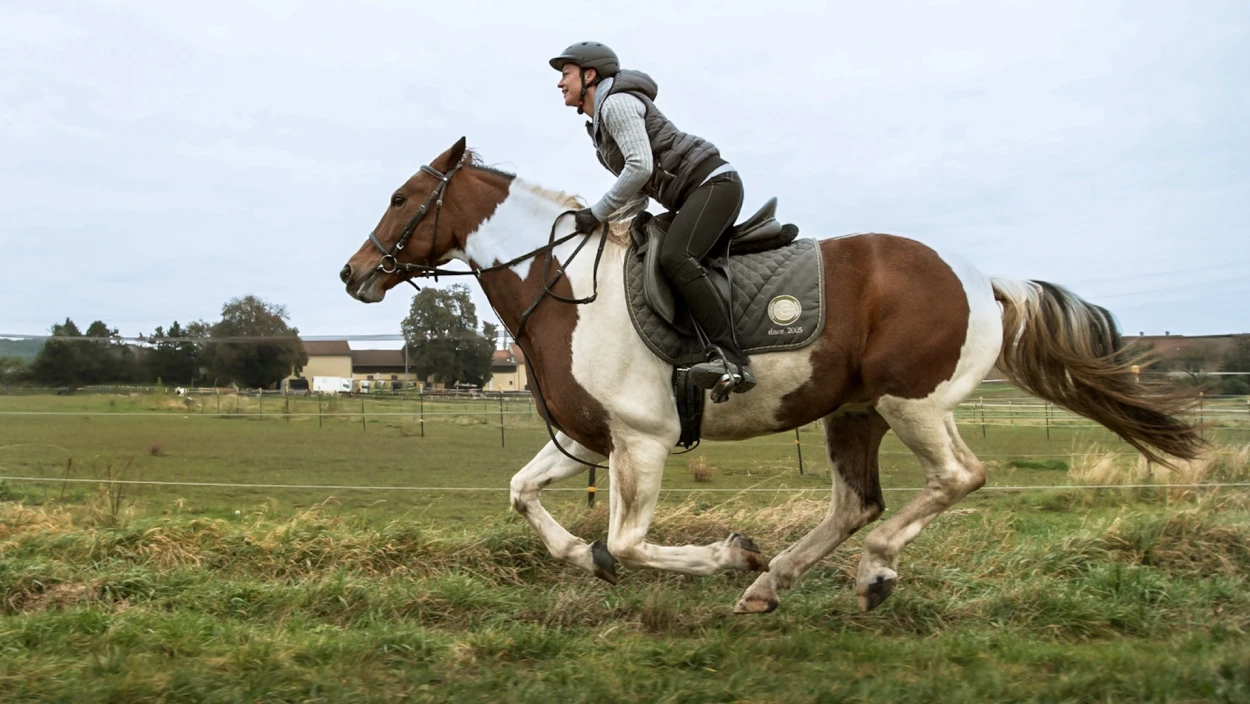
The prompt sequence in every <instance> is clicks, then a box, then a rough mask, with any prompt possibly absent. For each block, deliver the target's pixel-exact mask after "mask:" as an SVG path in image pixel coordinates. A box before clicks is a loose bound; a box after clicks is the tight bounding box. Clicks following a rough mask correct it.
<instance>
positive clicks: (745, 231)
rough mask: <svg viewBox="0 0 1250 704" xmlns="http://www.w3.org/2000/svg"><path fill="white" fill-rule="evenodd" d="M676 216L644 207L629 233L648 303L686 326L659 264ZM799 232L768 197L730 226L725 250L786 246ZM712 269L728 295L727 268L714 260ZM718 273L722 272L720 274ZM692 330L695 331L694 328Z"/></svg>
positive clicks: (672, 321) (750, 250)
mask: <svg viewBox="0 0 1250 704" xmlns="http://www.w3.org/2000/svg"><path fill="white" fill-rule="evenodd" d="M675 216H676V213H664V214H663V215H657V216H653V215H652V214H651V213H648V212H645V211H644V212H643V213H641V214H640V215H638V216H637V217H636V218H634V222H633V227H632V229H631V230H630V235H631V237H632V238H633V242H634V245H635V247H637V248H638V251H639V252H642V254H643V256H644V262H643V290H644V291H645V292H646V296H647V304H648V305H650V306H651V309H652V310H653V311H655V313H656V315H659V316H660V317H661V318H663V319H664V321H665V322H666V323H668V324H669V325H681V326H682V327H687V325H688V324H687V325H682V323H683V322H684V321H681V320H680V319H679V318H678V310H677V296H676V295H675V294H674V292H673V285H672V283H671V282H669V280H668V277H667V276H665V275H664V271H663V270H662V269H661V268H660V243H661V242H662V241H663V240H664V237H665V236H666V235H667V234H668V228H669V226H670V225H672V224H673V218H674V217H675ZM798 234H799V229H798V228H797V227H795V226H794V225H788V224H787V225H782V224H781V221H779V220H777V199H776V198H775V197H774V198H769V199H768V202H767V203H765V204H764V205H763V207H761V208H760V209H759V210H757V211H756V212H755V214H754V215H752V216H751V217H749V218H747V219H746V220H743V221H742V222H740V223H738V224H737V225H733V226H731V227H730V228H729V231H728V237H727V238H722V239H723V240H724V241H726V243H727V246H726V249H727V252H725V254H728V255H731V256H732V255H735V254H751V253H755V252H767V251H768V250H771V249H777V248H779V247H784V246H785V245H787V244H790V243H791V242H792V241H794V238H795V237H797V236H798ZM710 271H712V272H713V280H714V281H715V282H716V283H717V285H718V287H719V288H720V289H721V294H722V295H723V296H725V298H726V299H728V298H729V296H728V293H729V286H728V283H729V282H728V280H727V279H726V278H725V277H724V275H723V274H724V272H723V271H718V267H717V266H716V265H715V264H713V266H712V267H711V268H710ZM715 274H721V276H716V275H715ZM690 332H691V334H693V330H690Z"/></svg>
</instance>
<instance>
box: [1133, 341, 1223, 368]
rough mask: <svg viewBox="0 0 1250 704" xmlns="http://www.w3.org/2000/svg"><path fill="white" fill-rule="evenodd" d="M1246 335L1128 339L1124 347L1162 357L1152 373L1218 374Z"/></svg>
mask: <svg viewBox="0 0 1250 704" xmlns="http://www.w3.org/2000/svg"><path fill="white" fill-rule="evenodd" d="M1244 337H1246V335H1244V334H1242V335H1235V334H1229V335H1172V334H1168V333H1164V334H1163V335H1146V334H1141V335H1135V336H1131V335H1124V336H1123V337H1122V339H1123V340H1124V344H1126V345H1128V344H1130V343H1131V344H1132V345H1133V347H1134V348H1136V349H1138V350H1150V351H1151V352H1152V353H1153V354H1155V355H1157V356H1158V357H1159V361H1158V362H1156V363H1155V364H1153V365H1151V367H1150V369H1151V370H1152V371H1182V372H1216V371H1219V370H1220V367H1221V366H1223V364H1224V357H1225V356H1226V355H1227V354H1228V353H1229V352H1230V351H1232V349H1233V345H1234V343H1235V342H1236V341H1237V339H1238V338H1244Z"/></svg>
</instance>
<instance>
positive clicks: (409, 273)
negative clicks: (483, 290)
mask: <svg viewBox="0 0 1250 704" xmlns="http://www.w3.org/2000/svg"><path fill="white" fill-rule="evenodd" d="M461 166H464V162H463V161H462V162H460V163H459V164H456V165H455V166H454V167H452V168H451V170H449V171H448V172H447V173H445V174H444V173H442V172H440V171H439V170H438V169H435V168H434V167H432V166H429V165H428V164H423V165H422V166H421V170H422V171H424V172H426V173H427V174H430V175H431V176H433V177H434V178H436V179H438V185H437V186H435V187H434V190H433V191H432V192H431V193H430V197H429V198H426V199H425V202H424V203H422V204H421V207H420V208H418V209H417V212H416V213H415V214H414V215H413V216H412V219H411V220H409V221H408V225H407V226H406V227H405V228H404V231H403V232H402V233H400V235H399V239H398V240H396V241H395V244H394V246H392V247H391V249H390V251H389V252H388V251H387V250H386V248H385V247H383V246H382V243H381V242H379V241H378V235H377V230H374V231H372V232H370V233H369V241H370V242H372V243H373V246H374V247H377V249H378V251H379V252H381V253H382V260H381V261H380V262H379V263H378V267H377V270H378V271H380V272H382V273H383V274H398V273H400V272H402V273H403V274H405V275H406V276H405V277H404V279H403V280H404V281H406V282H407V283H409V284H411V285H412V287H413V288H415V289H417V290H418V291H420V290H421V287H420V286H417V285H416V284H415V283H413V281H412V280H413V279H416V278H422V277H427V276H428V277H433V278H434V280H435V281H438V277H439V276H473V277H476V278H478V279H479V281H480V279H481V276H482V274H488V273H490V272H492V271H499V270H501V269H509V268H511V267H513V266H515V265H517V264H520V263H521V262H523V261H525V260H527V259H533V258H534V257H537V256H539V255H545V256H544V260H543V277H542V280H543V290H542V291H541V292H540V293H539V294H538V297H537V298H535V299H534V302H533V303H531V304H530V305H529V307H527V308H526V309H525V312H523V313H522V314H521V323H520V324H519V325H518V326H517V330H516V332H515V333H514V334H513V338H514V339H516V340H520V339H521V336H522V335H524V334H525V324H526V323H527V322H529V319H530V315H532V314H533V313H534V311H535V310H536V309H537V308H538V304H539V303H542V302H543V300H544V299H546V298H553V299H555V300H557V301H559V302H561V303H569V304H572V305H582V304H585V303H592V302H594V301H595V299H597V298H598V297H599V262H600V260H602V258H603V248H604V245H606V244H607V242H608V223H607V222H604V223H603V236H602V237H600V238H599V249H598V251H597V252H596V253H595V264H594V269H593V270H592V275H591V281H592V287H591V292H590V295H589V296H587V297H585V298H566V297H564V296H561V295H560V294H558V293H556V292H555V291H553V290H551V287H552V286H553V285H554V284H555V283H556V282H557V281H559V280H560V278H561V277H562V276H564V271H565V269H566V268H567V267H568V265H569V263H571V262H572V261H573V260H574V259H575V258H576V257H577V255H578V254H579V253H581V251H582V247H585V246H586V242H587V241H589V240H590V235H591V234H592V233H583V232H577V231H574V232H572V233H569V234H567V235H565V236H563V237H560V238H559V239H557V238H556V225H557V224H559V222H560V219H561V218H563V217H565V216H566V215H573V214H574V213H575V212H576V211H574V210H566V211H564V212H563V213H560V214H559V215H558V216H556V219H555V221H554V222H552V223H551V235H550V237H548V239H547V244H545V245H543V246H541V247H538V248H536V249H533V250H531V251H529V252H526V253H525V254H522V255H521V256H519V257H515V258H514V259H511V260H509V261H506V262H504V263H502V264H494V265H492V266H488V267H483V268H480V269H470V270H469V271H457V270H453V269H440V268H439V267H437V266H435V265H434V264H433V263H432V262H431V260H432V259H433V258H434V247H435V246H436V242H437V241H438V222H439V216H440V215H441V214H442V212H443V197H444V195H445V194H446V192H447V185H448V184H449V183H450V182H451V177H452V176H455V175H456V172H457V171H459V170H460V167H461ZM431 205H433V206H434V232H433V234H432V235H431V237H430V249H429V252H428V254H427V255H426V257H425V263H424V264H413V263H408V262H401V261H399V259H398V257H399V254H400V252H402V251H404V247H405V246H407V244H408V240H409V239H411V238H412V233H413V232H414V231H415V230H416V229H417V225H418V224H420V222H421V219H422V218H424V217H425V215H426V213H428V212H429V210H430V206H431ZM574 237H582V238H583V239H582V241H581V242H579V243H578V245H577V247H576V248H575V249H574V250H573V253H572V254H570V255H569V258H568V260H567V261H565V262H563V263H561V265H560V267H559V268H558V269H557V270H556V272H555V275H554V276H551V260H552V256H551V253H552V252H553V251H555V248H556V247H559V246H560V245H562V244H564V243H565V242H568V241H569V240H571V239H573V238H574ZM495 315H496V316H498V315H499V311H495ZM500 322H501V323H502V322H503V319H502V317H500ZM504 327H505V328H506V327H507V326H506V325H505V326H504ZM531 381H533V382H534V391H535V392H536V395H537V396H538V403H539V404H540V405H541V406H542V417H543V420H544V421H546V424H547V434H548V435H550V436H551V441H552V442H553V443H555V446H556V449H558V450H560V452H562V453H564V455H565V456H566V457H568V458H569V459H571V460H574V461H576V462H579V463H581V464H584V465H586V466H588V467H590V477H589V479H590V485H591V486H594V483H595V469H597V468H598V469H607V467H605V466H603V465H599V464H594V463H591V462H587V461H586V460H583V459H581V458H578V457H575V456H573V455H572V454H571V453H569V452H568V450H565V449H564V447H562V446H561V445H560V441H559V440H557V439H556V435H555V431H553V430H552V428H551V416H550V413H549V412H548V410H547V401H546V399H545V398H544V397H543V392H542V389H541V388H539V386H538V379H537V377H531ZM590 496H591V501H592V502H593V500H594V499H593V497H594V494H593V493H592V494H591V495H590Z"/></svg>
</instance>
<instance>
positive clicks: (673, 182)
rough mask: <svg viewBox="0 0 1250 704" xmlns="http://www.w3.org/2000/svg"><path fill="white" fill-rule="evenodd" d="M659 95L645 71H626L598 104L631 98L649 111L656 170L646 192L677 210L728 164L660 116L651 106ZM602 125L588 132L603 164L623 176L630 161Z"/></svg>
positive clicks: (589, 126) (704, 143)
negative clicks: (622, 96)
mask: <svg viewBox="0 0 1250 704" xmlns="http://www.w3.org/2000/svg"><path fill="white" fill-rule="evenodd" d="M601 85H602V84H601ZM658 90H659V87H658V86H657V85H656V83H655V81H654V80H653V79H652V78H651V77H650V76H648V75H647V74H645V73H643V72H642V71H632V70H621V71H620V73H618V74H617V75H616V76H615V77H614V78H613V79H612V84H611V86H610V87H609V88H608V93H607V94H606V95H603V96H602V97H600V96H598V95H596V96H595V102H596V103H598V104H600V105H602V104H603V101H604V100H607V98H608V96H609V95H614V94H616V93H627V94H629V95H632V96H634V97H635V98H637V99H638V100H640V101H642V104H643V105H645V106H646V114H645V116H644V120H645V122H646V126H647V137H648V138H649V139H650V140H651V153H652V156H653V157H654V158H653V163H654V164H655V166H654V169H653V170H652V172H651V178H650V179H649V180H648V181H647V185H646V186H645V187H644V188H643V192H644V193H645V194H646V195H647V196H650V197H651V198H654V199H655V200H656V202H658V203H659V204H660V205H662V206H664V207H665V208H666V209H668V210H677V209H678V208H680V207H681V205H682V204H683V203H684V202H685V200H686V197H687V196H688V195H689V194H690V191H692V190H694V189H695V187H697V186H698V185H699V184H700V183H702V181H703V179H704V178H706V177H707V175H708V174H709V173H711V172H712V171H713V170H714V169H716V167H718V166H720V165H722V164H724V163H725V160H724V159H722V158H721V156H720V151H719V150H718V149H717V148H716V146H715V145H713V144H712V143H711V142H709V141H707V140H706V139H703V138H701V137H697V136H695V135H692V134H688V133H685V132H682V131H681V130H679V129H677V126H676V125H674V124H673V123H672V121H671V120H669V119H668V118H667V117H665V116H664V113H662V112H660V109H659V108H657V107H656V106H655V103H654V102H652V101H653V100H655V96H656V94H657V92H658ZM597 125H598V121H597V120H596V121H594V122H587V123H586V132H587V133H588V134H589V135H590V138H591V140H592V141H594V143H595V152H596V155H597V156H598V157H599V163H601V164H603V165H604V167H605V168H607V169H608V170H609V171H611V172H612V173H613V174H615V175H618V176H619V175H620V173H621V170H622V169H624V168H625V156H624V155H623V154H622V153H621V150H620V148H619V147H618V146H617V145H616V142H615V141H613V139H612V136H611V135H609V134H608V132H607V130H605V129H598V130H596V129H595V127H596V126H597ZM596 132H597V134H596Z"/></svg>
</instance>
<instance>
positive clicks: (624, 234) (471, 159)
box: [464, 149, 634, 246]
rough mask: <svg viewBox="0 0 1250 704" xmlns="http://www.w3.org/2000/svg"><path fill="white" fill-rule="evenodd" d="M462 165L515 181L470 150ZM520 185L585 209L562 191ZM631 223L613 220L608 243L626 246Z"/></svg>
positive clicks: (561, 203)
mask: <svg viewBox="0 0 1250 704" xmlns="http://www.w3.org/2000/svg"><path fill="white" fill-rule="evenodd" d="M464 163H465V165H466V166H472V167H473V168H475V169H480V170H482V171H486V172H488V173H492V174H495V175H496V176H502V177H504V178H507V179H509V180H513V181H515V180H516V179H517V175H516V174H514V173H512V172H510V171H504V170H503V169H500V168H499V167H496V166H490V165H488V164H486V162H484V161H483V160H482V157H481V155H479V154H478V153H477V152H475V151H473V150H472V149H466V150H465V162H464ZM521 183H522V184H523V185H524V186H525V187H526V188H528V189H529V190H530V192H532V193H533V194H534V195H536V196H538V197H540V198H543V199H545V200H548V201H551V202H552V203H555V204H556V205H559V206H562V207H565V208H568V209H570V210H578V209H581V208H585V207H586V201H585V200H584V199H582V197H581V196H577V195H573V194H569V193H566V192H564V191H559V190H555V189H551V188H543V187H542V186H540V185H538V184H536V183H531V182H529V181H525V180H522V181H521ZM633 221H634V219H633V218H632V217H630V218H626V219H624V220H613V221H611V222H609V224H608V240H609V241H610V242H615V243H616V244H619V245H622V246H626V245H628V244H629V229H630V226H631V225H632V224H633Z"/></svg>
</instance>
